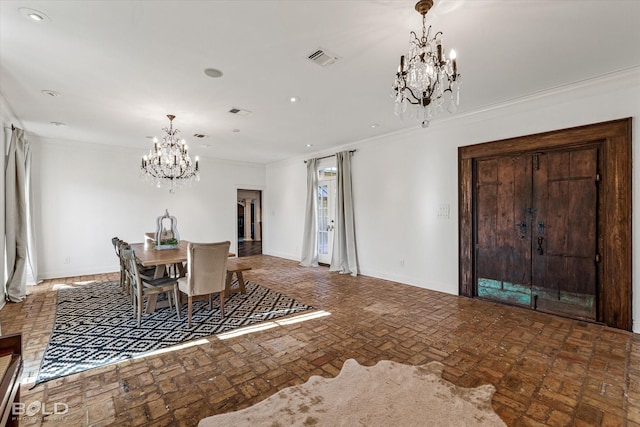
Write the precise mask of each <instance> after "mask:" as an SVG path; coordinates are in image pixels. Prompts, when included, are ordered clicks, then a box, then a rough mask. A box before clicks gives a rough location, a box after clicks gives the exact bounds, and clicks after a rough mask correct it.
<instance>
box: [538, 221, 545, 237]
mask: <svg viewBox="0 0 640 427" xmlns="http://www.w3.org/2000/svg"><path fill="white" fill-rule="evenodd" d="M538 234H544V222H539V223H538Z"/></svg>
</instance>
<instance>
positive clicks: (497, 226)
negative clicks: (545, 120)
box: [476, 156, 531, 306]
mask: <svg viewBox="0 0 640 427" xmlns="http://www.w3.org/2000/svg"><path fill="white" fill-rule="evenodd" d="M530 189H531V159H530V158H529V157H521V156H518V157H503V158H497V159H489V160H481V161H478V162H477V205H476V209H477V211H476V212H477V224H478V225H477V240H476V243H477V244H476V259H477V263H476V265H477V278H478V281H477V295H478V296H481V297H486V298H490V299H494V300H499V301H504V302H508V303H512V304H519V305H525V306H530V304H531V268H530V265H531V242H530V238H529V236H530V225H529V224H528V221H527V216H526V209H527V203H528V202H529V201H530V199H531V191H530Z"/></svg>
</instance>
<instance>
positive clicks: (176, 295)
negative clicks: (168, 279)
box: [173, 286, 180, 320]
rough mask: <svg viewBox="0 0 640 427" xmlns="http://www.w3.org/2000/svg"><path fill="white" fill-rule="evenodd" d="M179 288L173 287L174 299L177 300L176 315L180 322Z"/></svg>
mask: <svg viewBox="0 0 640 427" xmlns="http://www.w3.org/2000/svg"><path fill="white" fill-rule="evenodd" d="M178 292H179V291H178V287H177V286H174V287H173V299H175V300H176V313H178V320H180V295H179V294H178Z"/></svg>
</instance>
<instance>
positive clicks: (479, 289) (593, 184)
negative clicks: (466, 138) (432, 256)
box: [475, 144, 600, 321]
mask: <svg viewBox="0 0 640 427" xmlns="http://www.w3.org/2000/svg"><path fill="white" fill-rule="evenodd" d="M598 153H599V144H596V145H594V146H589V147H582V148H574V149H567V150H558V151H548V152H536V153H533V154H519V155H508V156H501V157H495V158H490V159H479V160H478V161H477V163H476V181H477V185H476V195H475V200H476V229H477V237H476V260H477V266H476V295H477V296H478V297H482V298H486V299H491V300H497V301H503V302H508V303H512V304H517V305H522V306H526V307H530V308H533V309H534V310H540V311H546V312H551V313H556V314H561V315H566V316H570V317H575V318H581V319H586V320H592V321H595V320H597V305H596V301H597V300H596V299H597V283H598V281H597V263H598V262H599V257H600V254H599V252H600V251H599V248H598V244H597V243H598V235H597V227H596V218H597V208H598V186H599V180H600V178H599V175H598Z"/></svg>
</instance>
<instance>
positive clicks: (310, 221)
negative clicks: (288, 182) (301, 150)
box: [300, 159, 318, 267]
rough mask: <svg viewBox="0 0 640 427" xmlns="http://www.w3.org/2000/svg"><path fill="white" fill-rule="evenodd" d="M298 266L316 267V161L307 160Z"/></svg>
mask: <svg viewBox="0 0 640 427" xmlns="http://www.w3.org/2000/svg"><path fill="white" fill-rule="evenodd" d="M303 233H304V234H303V235H302V255H301V256H300V265H301V266H303V267H317V266H318V160H317V159H310V160H307V207H306V211H305V218H304V232H303Z"/></svg>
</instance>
